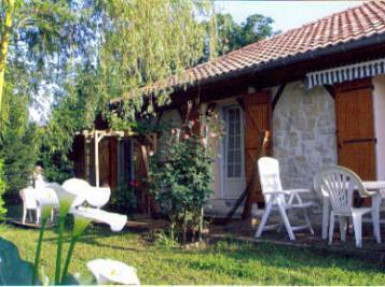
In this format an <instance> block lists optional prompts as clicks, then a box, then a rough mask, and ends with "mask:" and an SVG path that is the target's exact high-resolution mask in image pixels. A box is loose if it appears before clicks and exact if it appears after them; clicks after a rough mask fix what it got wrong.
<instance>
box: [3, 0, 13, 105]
mask: <svg viewBox="0 0 385 287" xmlns="http://www.w3.org/2000/svg"><path fill="white" fill-rule="evenodd" d="M4 4H5V5H4V6H5V7H4V10H5V11H4V25H1V27H2V28H1V43H0V53H1V58H0V112H1V102H2V97H3V89H4V74H5V67H6V61H7V55H8V47H9V38H10V29H11V26H12V15H13V10H14V5H15V1H14V0H4ZM1 8H3V7H1ZM2 10H3V9H2Z"/></svg>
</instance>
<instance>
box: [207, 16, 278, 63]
mask: <svg viewBox="0 0 385 287" xmlns="http://www.w3.org/2000/svg"><path fill="white" fill-rule="evenodd" d="M215 21H216V27H217V28H216V29H217V47H218V50H217V52H218V55H220V56H221V55H224V54H227V53H229V52H231V51H234V50H237V49H239V48H242V47H244V46H247V45H249V44H252V43H256V42H258V41H260V40H263V39H266V38H268V37H270V36H272V35H273V34H274V33H273V28H272V26H271V25H272V24H273V22H274V21H273V19H272V18H270V17H266V16H263V15H261V14H253V15H250V16H248V17H247V18H246V21H245V22H243V23H241V24H238V23H236V22H235V21H234V19H233V17H232V16H231V14H221V13H217V14H215ZM206 25H209V24H206Z"/></svg>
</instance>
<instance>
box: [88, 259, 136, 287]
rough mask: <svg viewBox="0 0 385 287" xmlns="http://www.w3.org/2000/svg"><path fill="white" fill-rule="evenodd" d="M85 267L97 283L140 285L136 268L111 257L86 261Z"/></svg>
mask: <svg viewBox="0 0 385 287" xmlns="http://www.w3.org/2000/svg"><path fill="white" fill-rule="evenodd" d="M87 268H88V269H89V270H90V271H91V273H92V274H93V275H94V276H95V277H96V279H97V281H98V283H99V284H106V283H108V282H111V283H118V284H124V285H140V282H139V279H138V276H137V274H136V269H135V268H134V267H132V266H129V265H127V264H125V263H123V262H120V261H116V260H111V259H95V260H92V261H89V262H88V263H87Z"/></svg>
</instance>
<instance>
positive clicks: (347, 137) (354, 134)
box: [335, 79, 376, 180]
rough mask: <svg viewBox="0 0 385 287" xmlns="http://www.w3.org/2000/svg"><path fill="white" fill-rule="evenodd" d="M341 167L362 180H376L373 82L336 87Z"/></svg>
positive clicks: (362, 81)
mask: <svg viewBox="0 0 385 287" xmlns="http://www.w3.org/2000/svg"><path fill="white" fill-rule="evenodd" d="M335 106H336V125H337V146H338V164H339V165H342V166H345V167H347V168H350V169H352V170H353V171H355V172H356V173H357V174H358V175H359V176H360V177H361V178H362V179H363V180H374V179H376V156H375V148H376V146H375V145H376V138H375V132H374V118H373V98H372V83H371V80H370V79H366V80H360V81H354V82H350V83H344V84H341V85H338V86H336V105H335Z"/></svg>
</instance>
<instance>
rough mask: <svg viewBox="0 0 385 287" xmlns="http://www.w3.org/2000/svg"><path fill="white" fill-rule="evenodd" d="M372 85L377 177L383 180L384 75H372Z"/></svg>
mask: <svg viewBox="0 0 385 287" xmlns="http://www.w3.org/2000/svg"><path fill="white" fill-rule="evenodd" d="M373 85H374V91H373V105H374V128H375V134H376V138H377V145H376V164H377V179H378V180H385V75H381V76H377V77H374V78H373Z"/></svg>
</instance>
